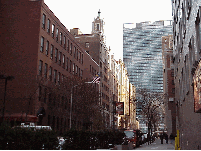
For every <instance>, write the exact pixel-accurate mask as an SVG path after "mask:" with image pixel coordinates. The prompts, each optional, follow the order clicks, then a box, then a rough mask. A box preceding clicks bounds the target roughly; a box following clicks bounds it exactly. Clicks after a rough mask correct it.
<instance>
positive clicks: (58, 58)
mask: <svg viewBox="0 0 201 151" xmlns="http://www.w3.org/2000/svg"><path fill="white" fill-rule="evenodd" d="M44 43H45V38H44V37H43V36H42V37H41V47H40V52H42V53H43V52H44V47H45V45H44ZM49 47H50V50H49ZM49 53H50V59H52V60H53V53H54V57H55V62H57V61H58V63H59V65H61V59H62V57H63V59H62V61H63V64H64V61H65V60H64V59H65V55H64V54H63V55H62V52H60V51H59V50H58V49H57V48H55V49H54V45H52V44H51V45H50V43H49V41H48V40H47V41H46V47H45V55H47V56H48V55H49ZM71 54H72V53H71ZM74 58H75V59H76V60H77V61H79V63H81V64H83V54H81V52H80V51H79V50H78V49H76V47H74Z"/></svg>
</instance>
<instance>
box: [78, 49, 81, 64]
mask: <svg viewBox="0 0 201 151" xmlns="http://www.w3.org/2000/svg"><path fill="white" fill-rule="evenodd" d="M78 60H79V63H80V62H81V52H80V51H79V56H78Z"/></svg>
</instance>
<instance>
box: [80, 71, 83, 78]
mask: <svg viewBox="0 0 201 151" xmlns="http://www.w3.org/2000/svg"><path fill="white" fill-rule="evenodd" d="M82 76H83V70H81V71H80V77H81V79H82Z"/></svg>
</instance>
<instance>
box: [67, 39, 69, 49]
mask: <svg viewBox="0 0 201 151" xmlns="http://www.w3.org/2000/svg"><path fill="white" fill-rule="evenodd" d="M67 51H68V52H69V40H67Z"/></svg>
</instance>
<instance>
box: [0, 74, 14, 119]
mask: <svg viewBox="0 0 201 151" xmlns="http://www.w3.org/2000/svg"><path fill="white" fill-rule="evenodd" d="M0 79H5V88H4V99H3V109H2V122H3V121H4V113H5V104H6V90H7V81H8V80H12V79H14V76H5V75H0Z"/></svg>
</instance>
